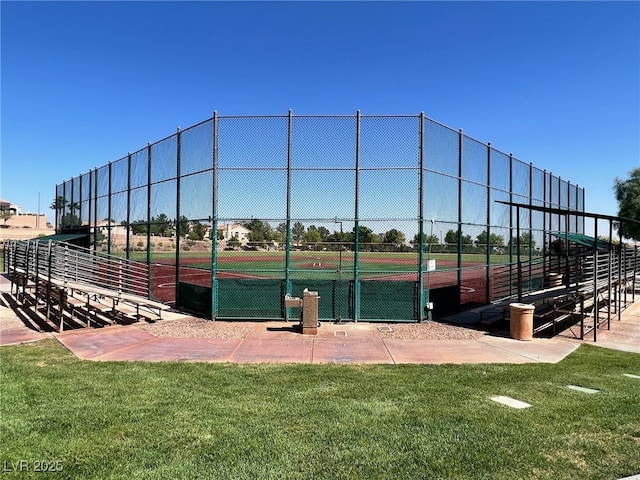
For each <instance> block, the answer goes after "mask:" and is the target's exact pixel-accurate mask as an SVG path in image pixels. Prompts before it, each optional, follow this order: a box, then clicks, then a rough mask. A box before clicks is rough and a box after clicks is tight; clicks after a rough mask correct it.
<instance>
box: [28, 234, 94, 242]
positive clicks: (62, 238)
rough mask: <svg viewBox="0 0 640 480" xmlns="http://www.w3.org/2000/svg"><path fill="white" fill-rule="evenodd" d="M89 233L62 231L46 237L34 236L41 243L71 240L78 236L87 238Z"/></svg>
mask: <svg viewBox="0 0 640 480" xmlns="http://www.w3.org/2000/svg"><path fill="white" fill-rule="evenodd" d="M88 237H89V234H87V233H62V234H56V235H47V236H46V237H38V238H34V240H37V241H39V242H41V243H48V242H49V241H52V242H71V241H72V240H77V239H78V238H88Z"/></svg>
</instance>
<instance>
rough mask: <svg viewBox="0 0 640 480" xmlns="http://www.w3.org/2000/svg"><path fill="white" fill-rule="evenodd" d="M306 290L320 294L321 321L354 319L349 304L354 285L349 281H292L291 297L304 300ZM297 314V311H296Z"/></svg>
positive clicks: (319, 309)
mask: <svg viewBox="0 0 640 480" xmlns="http://www.w3.org/2000/svg"><path fill="white" fill-rule="evenodd" d="M305 288H308V289H309V291H311V292H318V296H319V297H320V299H319V301H318V318H319V319H320V320H338V319H349V318H352V310H351V308H350V304H349V298H350V292H351V291H352V285H351V282H349V281H346V280H345V281H338V280H317V279H313V280H292V281H291V296H292V297H299V298H302V296H303V295H302V293H303V291H304V289H305ZM294 312H295V310H294Z"/></svg>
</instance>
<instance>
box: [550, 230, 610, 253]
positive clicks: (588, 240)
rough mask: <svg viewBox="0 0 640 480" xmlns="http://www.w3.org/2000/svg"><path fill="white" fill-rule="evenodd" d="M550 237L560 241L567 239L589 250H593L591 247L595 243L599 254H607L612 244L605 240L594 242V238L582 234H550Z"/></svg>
mask: <svg viewBox="0 0 640 480" xmlns="http://www.w3.org/2000/svg"><path fill="white" fill-rule="evenodd" d="M551 235H553V236H554V237H558V238H561V239H567V240H569V241H570V242H573V243H577V244H578V245H584V246H585V247H589V248H593V245H594V243H595V244H596V245H597V248H598V251H599V252H608V251H609V250H611V248H612V247H613V244H612V243H609V242H607V241H606V240H601V239H597V240H596V239H595V238H594V237H590V236H589V235H585V234H583V233H562V232H551Z"/></svg>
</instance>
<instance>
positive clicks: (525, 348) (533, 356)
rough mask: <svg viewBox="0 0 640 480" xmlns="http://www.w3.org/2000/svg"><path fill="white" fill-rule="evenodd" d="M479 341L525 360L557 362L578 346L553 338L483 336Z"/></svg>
mask: <svg viewBox="0 0 640 480" xmlns="http://www.w3.org/2000/svg"><path fill="white" fill-rule="evenodd" d="M478 341H479V342H480V343H482V344H484V345H488V346H491V347H493V348H495V349H500V350H505V351H507V352H510V353H511V354H514V355H519V356H521V357H523V358H524V359H526V361H534V362H541V363H558V362H559V361H561V360H562V359H564V358H565V357H566V356H567V355H569V354H570V353H571V352H573V351H574V350H576V349H577V348H578V346H579V345H578V344H576V343H575V342H570V341H565V340H561V339H554V338H534V339H533V340H529V341H526V342H523V341H520V340H514V339H512V338H505V337H494V336H490V335H487V336H484V337H482V338H481V339H480V340H478Z"/></svg>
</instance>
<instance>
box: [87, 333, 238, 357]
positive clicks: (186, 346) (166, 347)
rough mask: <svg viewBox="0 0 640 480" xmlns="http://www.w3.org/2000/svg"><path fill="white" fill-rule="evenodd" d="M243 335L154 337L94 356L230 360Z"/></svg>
mask: <svg viewBox="0 0 640 480" xmlns="http://www.w3.org/2000/svg"><path fill="white" fill-rule="evenodd" d="M241 341H242V339H240V338H154V339H152V340H149V341H145V342H142V343H138V344H135V345H132V346H130V347H128V348H121V349H120V350H116V351H113V352H107V353H105V354H104V355H101V356H99V357H94V358H93V360H101V361H121V360H126V361H143V362H165V361H167V362H226V361H228V360H229V357H230V356H231V354H233V352H234V351H235V350H236V349H237V348H238V345H240V343H241Z"/></svg>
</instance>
